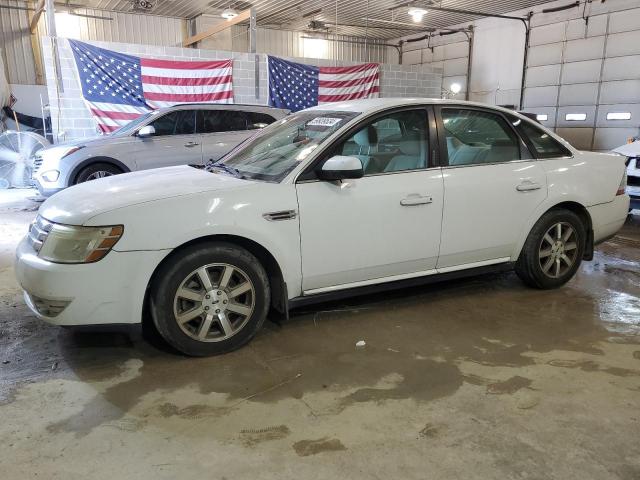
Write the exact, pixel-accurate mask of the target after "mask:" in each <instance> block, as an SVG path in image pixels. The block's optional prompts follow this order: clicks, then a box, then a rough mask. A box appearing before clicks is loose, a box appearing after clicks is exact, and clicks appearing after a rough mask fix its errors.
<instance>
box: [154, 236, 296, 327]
mask: <svg viewBox="0 0 640 480" xmlns="http://www.w3.org/2000/svg"><path fill="white" fill-rule="evenodd" d="M212 242H226V243H230V244H232V245H237V246H239V247H242V248H244V249H245V250H247V251H248V252H250V253H251V254H253V255H254V256H255V257H256V258H257V259H258V261H259V262H260V263H261V264H262V266H263V267H264V269H265V270H266V271H267V277H268V278H269V285H270V288H271V310H275V311H277V312H279V313H282V314H284V315H287V313H288V295H287V284H286V282H285V280H284V275H283V273H282V268H281V267H280V264H279V263H278V261H277V260H276V258H275V257H274V256H273V254H272V253H271V252H270V251H269V250H268V249H267V248H266V247H264V246H263V245H261V244H260V243H258V242H256V241H255V240H251V239H249V238H247V237H242V236H239V235H231V234H216V235H207V236H203V237H198V238H194V239H192V240H189V241H188V242H185V243H183V244H181V245H179V246H177V247H175V248H174V249H173V250H171V252H170V253H169V254H168V255H166V256H165V257H164V258H163V259H162V261H161V262H160V263H158V265H156V268H155V269H154V270H153V273H152V274H151V276H150V277H149V281H148V282H147V288H146V291H145V295H144V303H143V307H142V311H143V313H142V323H143V324H144V323H145V322H147V320H150V319H151V316H150V314H149V313H150V312H149V292H150V288H151V284H152V283H153V281H154V279H155V278H156V275H157V274H158V272H159V271H160V268H161V267H162V266H163V265H164V264H165V263H166V262H168V261H170V260H171V259H172V258H174V257H175V256H176V255H178V254H179V253H180V252H182V251H183V250H185V249H187V248H190V247H193V246H197V245H207V244H209V243H212Z"/></svg>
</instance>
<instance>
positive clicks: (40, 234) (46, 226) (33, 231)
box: [28, 215, 53, 252]
mask: <svg viewBox="0 0 640 480" xmlns="http://www.w3.org/2000/svg"><path fill="white" fill-rule="evenodd" d="M52 226H53V224H52V223H51V222H49V221H48V220H45V219H44V218H42V217H41V216H40V215H38V216H37V217H36V219H35V220H34V221H33V223H32V224H31V225H30V226H29V235H28V238H29V244H30V245H31V246H32V247H33V249H34V250H35V251H36V252H39V251H40V249H41V248H42V245H43V244H44V241H45V240H46V239H47V235H49V232H50V231H51V227H52Z"/></svg>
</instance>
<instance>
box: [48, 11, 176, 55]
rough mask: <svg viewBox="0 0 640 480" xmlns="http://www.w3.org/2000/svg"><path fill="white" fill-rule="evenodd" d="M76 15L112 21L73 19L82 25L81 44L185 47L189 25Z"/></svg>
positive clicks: (131, 16) (104, 14) (118, 14)
mask: <svg viewBox="0 0 640 480" xmlns="http://www.w3.org/2000/svg"><path fill="white" fill-rule="evenodd" d="M76 12H77V13H82V14H85V15H94V16H98V17H107V18H111V20H103V19H99V18H87V17H78V16H76V17H74V19H76V20H77V22H78V24H79V35H78V39H79V40H96V41H104V42H121V43H139V44H142V45H160V46H167V47H169V46H171V47H175V46H180V45H181V44H182V38H183V32H184V29H185V28H186V21H185V20H181V19H179V18H170V17H158V16H151V15H137V14H133V13H121V12H105V11H101V10H91V9H78V10H76ZM58 36H60V37H64V36H65V33H64V32H58Z"/></svg>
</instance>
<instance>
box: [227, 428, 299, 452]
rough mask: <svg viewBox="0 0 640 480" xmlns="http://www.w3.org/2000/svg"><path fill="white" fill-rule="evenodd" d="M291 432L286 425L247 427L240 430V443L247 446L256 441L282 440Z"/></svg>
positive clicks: (252, 444) (255, 443)
mask: <svg viewBox="0 0 640 480" xmlns="http://www.w3.org/2000/svg"><path fill="white" fill-rule="evenodd" d="M289 434H291V430H289V427H287V426H286V425H276V426H271V427H264V428H249V429H244V430H241V431H240V436H241V440H242V443H243V444H244V445H245V446H247V447H252V446H254V445H257V444H258V443H263V442H269V441H272V440H282V439H283V438H286V437H288V436H289Z"/></svg>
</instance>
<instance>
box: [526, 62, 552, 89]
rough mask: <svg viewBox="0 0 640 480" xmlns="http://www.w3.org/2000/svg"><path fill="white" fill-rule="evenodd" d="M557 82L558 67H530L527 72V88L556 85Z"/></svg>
mask: <svg viewBox="0 0 640 480" xmlns="http://www.w3.org/2000/svg"><path fill="white" fill-rule="evenodd" d="M559 80H560V65H544V66H540V67H531V68H530V69H529V71H528V72H527V87H544V86H549V85H558V82H559Z"/></svg>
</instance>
